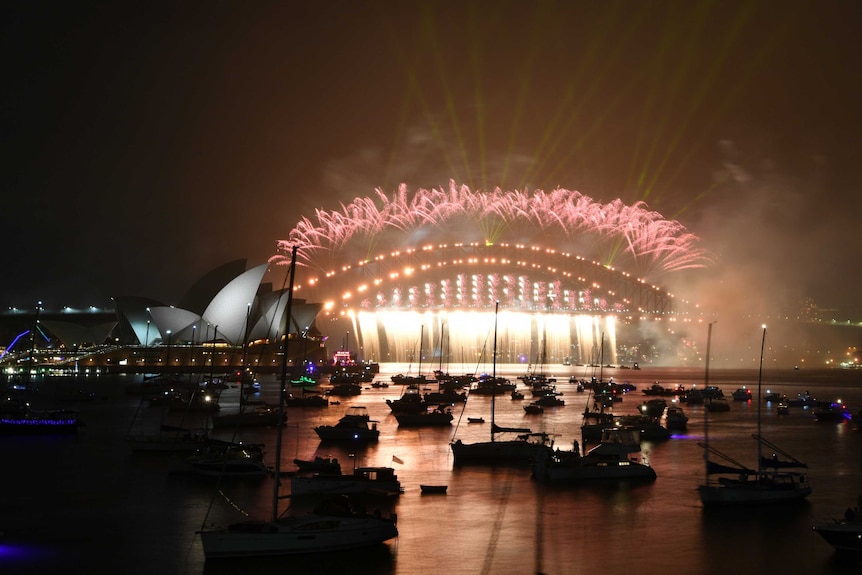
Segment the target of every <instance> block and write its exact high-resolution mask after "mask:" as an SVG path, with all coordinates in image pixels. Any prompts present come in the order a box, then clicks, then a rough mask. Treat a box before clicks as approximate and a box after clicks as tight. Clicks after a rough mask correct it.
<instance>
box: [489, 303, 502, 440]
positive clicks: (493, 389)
mask: <svg viewBox="0 0 862 575" xmlns="http://www.w3.org/2000/svg"><path fill="white" fill-rule="evenodd" d="M499 309H500V302H498V301H496V302H494V356H493V357H492V358H491V360H492V362H493V363H492V367H491V386H492V387H491V441H494V408H495V398H496V397H497V312H498V311H499Z"/></svg>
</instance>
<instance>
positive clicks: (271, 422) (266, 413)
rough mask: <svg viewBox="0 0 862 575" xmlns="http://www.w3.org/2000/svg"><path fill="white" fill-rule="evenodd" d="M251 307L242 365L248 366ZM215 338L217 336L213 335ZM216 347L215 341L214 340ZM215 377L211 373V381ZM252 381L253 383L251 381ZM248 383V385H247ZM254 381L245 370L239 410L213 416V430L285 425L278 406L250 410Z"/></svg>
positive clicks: (257, 406) (260, 406)
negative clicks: (248, 391) (247, 396)
mask: <svg viewBox="0 0 862 575" xmlns="http://www.w3.org/2000/svg"><path fill="white" fill-rule="evenodd" d="M250 324H251V305H250V304H249V308H248V312H247V313H246V319H245V337H244V338H243V348H242V364H243V365H244V366H245V365H248V361H247V353H248V340H249V328H250V327H251V325H250ZM213 336H215V334H213ZM213 345H215V339H213ZM212 379H213V376H212V373H210V381H212ZM249 380H251V381H249ZM247 381H248V383H246V382H247ZM253 381H254V375H253V374H252V373H251V372H250V371H249V370H248V369H243V371H242V374H241V375H240V378H239V410H238V411H235V412H233V413H219V414H218V415H213V416H212V423H213V428H214V429H215V428H225V427H234V428H236V427H272V426H275V425H279V424H282V425H283V424H284V422H285V421H286V419H287V418H286V417H285V415H284V413H283V412H281V411H280V410H279V409H278V408H277V407H276V406H272V405H266V404H265V403H262V404H256V405H254V406H252V408H249V407H248V405H249V403H250V402H249V401H248V400H247V399H246V397H245V396H246V393H247V390H248V389H249V387H250V386H251V383H252V382H253Z"/></svg>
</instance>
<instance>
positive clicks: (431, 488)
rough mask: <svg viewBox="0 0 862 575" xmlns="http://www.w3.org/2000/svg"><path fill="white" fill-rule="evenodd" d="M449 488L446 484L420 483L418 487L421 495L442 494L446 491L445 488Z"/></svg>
mask: <svg viewBox="0 0 862 575" xmlns="http://www.w3.org/2000/svg"><path fill="white" fill-rule="evenodd" d="M448 488H449V486H448V485H424V484H420V485H419V489H420V491H421V492H422V494H423V495H429V494H435V493H436V494H443V493H446V490H447V489H448Z"/></svg>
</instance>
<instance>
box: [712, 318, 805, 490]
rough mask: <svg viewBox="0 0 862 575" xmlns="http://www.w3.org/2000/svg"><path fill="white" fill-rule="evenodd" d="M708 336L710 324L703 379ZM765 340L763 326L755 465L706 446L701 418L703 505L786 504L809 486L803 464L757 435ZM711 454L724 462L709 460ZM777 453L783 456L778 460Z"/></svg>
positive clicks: (758, 385) (759, 425) (758, 430)
mask: <svg viewBox="0 0 862 575" xmlns="http://www.w3.org/2000/svg"><path fill="white" fill-rule="evenodd" d="M711 336H712V323H710V324H709V336H708V338H707V344H706V349H707V354H706V379H707V383H708V380H709V346H710V339H711ZM765 343H766V326H764V327H763V338H762V340H761V344H760V373H759V374H758V378H757V434H755V435H754V436H753V437H754V439H755V441H756V442H757V468H756V469H750V468H747V467H745V466H744V465H742V464H741V463H739V462H737V461H735V460H734V459H732V458H731V457H729V456H728V455H726V454H724V453H722V452H720V451H718V450H717V449H715V448H714V447H712V446H710V445H709V417H707V416H705V417H704V438H705V442H704V443H702V444H700V445H701V447H703V448H704V449H706V451H707V455H706V478H705V481H704V483H703V484H702V485H699V486H698V491H699V492H700V500H701V502H702V503H703V505H704V506H707V507H709V506H728V505H757V504H765V503H787V502H790V501H797V500H800V499H803V498H805V497H807V496H808V495H809V494H810V493H811V486H810V485H809V483H808V477H807V475H806V473H805V472H804V471H798V470H797V469H801V468H805V467H807V466H806V465H805V464H804V463H802V462H801V461H798V460H797V459H795V458H793V457H792V456H790V455H789V454H787V453H786V452H784V451H782V450H781V449H779V448H778V447H777V446H776V445H774V444H773V443H770V442H769V441H767V440H766V439H764V438H763V437H762V436H761V435H760V428H761V421H760V420H761V411H760V404H761V398H762V394H761V391H760V387H761V382H762V379H763V348H764V346H765ZM764 445H765V446H767V447H769V448H770V450H771V452H772V454H773V455H772V457H771V458H766V457H763V455H762V451H763V446H764ZM710 455H714V456H716V457H718V458H720V459H722V460H724V462H725V463H718V462H716V461H715V460H712V459H710ZM779 455H781V456H783V457H784V458H785V459H783V460H780V459H778V456H779Z"/></svg>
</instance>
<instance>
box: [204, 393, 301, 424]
mask: <svg viewBox="0 0 862 575" xmlns="http://www.w3.org/2000/svg"><path fill="white" fill-rule="evenodd" d="M240 397H242V396H240ZM286 421H287V416H286V415H284V414H283V413H282V414H279V410H278V408H277V407H275V406H270V405H256V406H253V407H252V409H249V408H247V407H240V411H238V412H236V413H220V414H219V415H213V416H212V423H213V428H214V429H215V428H225V427H274V426H276V425H278V424H279V422H281V423H282V424H284V422H286Z"/></svg>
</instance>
